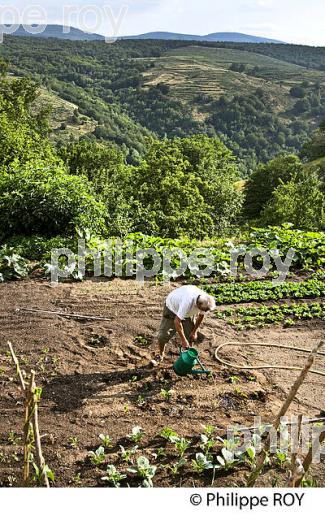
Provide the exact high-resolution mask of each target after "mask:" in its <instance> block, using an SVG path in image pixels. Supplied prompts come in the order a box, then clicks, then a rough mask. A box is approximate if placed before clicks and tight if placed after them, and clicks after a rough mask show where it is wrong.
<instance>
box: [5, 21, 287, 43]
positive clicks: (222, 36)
mask: <svg viewBox="0 0 325 520" xmlns="http://www.w3.org/2000/svg"><path fill="white" fill-rule="evenodd" d="M67 29H69V32H67ZM4 33H6V30H4ZM13 36H36V37H39V38H60V39H64V40H86V41H91V40H103V39H104V36H102V35H101V34H92V33H86V32H84V31H82V30H80V29H76V28H75V27H70V28H65V27H64V26H62V25H48V26H47V27H46V29H45V31H44V32H42V33H40V34H30V33H29V32H27V31H26V30H25V29H24V28H23V27H22V26H20V27H19V28H18V29H17V30H16V31H15V32H14V33H13ZM119 39H121V40H181V41H200V42H235V43H283V42H280V41H277V40H270V39H269V38H262V37H259V36H251V35H248V34H242V33H235V32H218V33H212V34H207V35H205V36H199V35H196V34H181V33H171V32H149V33H146V34H139V35H136V36H121V37H120V38H119Z"/></svg>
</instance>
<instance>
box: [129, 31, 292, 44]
mask: <svg viewBox="0 0 325 520" xmlns="http://www.w3.org/2000/svg"><path fill="white" fill-rule="evenodd" d="M121 39H124V40H125V39H127V40H183V41H200V42H236V43H284V42H280V41H278V40H271V39H269V38H262V37H259V36H251V35H249V34H242V33H236V32H217V33H211V34H206V35H204V36H198V35H195V34H181V33H170V32H149V33H146V34H140V35H138V36H123V37H122V38H121Z"/></svg>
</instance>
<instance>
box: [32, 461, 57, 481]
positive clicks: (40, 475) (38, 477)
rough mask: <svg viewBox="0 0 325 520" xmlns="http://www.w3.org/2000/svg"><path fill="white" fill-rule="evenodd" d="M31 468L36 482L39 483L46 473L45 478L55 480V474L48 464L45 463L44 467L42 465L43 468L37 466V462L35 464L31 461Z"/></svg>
mask: <svg viewBox="0 0 325 520" xmlns="http://www.w3.org/2000/svg"><path fill="white" fill-rule="evenodd" d="M33 468H34V470H35V476H34V480H35V481H36V482H38V483H41V482H42V480H43V476H44V475H46V476H47V478H48V479H49V480H50V481H51V482H54V480H55V475H54V473H53V471H52V470H51V469H50V468H49V467H48V465H47V464H46V465H45V466H44V467H43V470H42V469H41V468H39V467H38V466H37V464H35V462H33Z"/></svg>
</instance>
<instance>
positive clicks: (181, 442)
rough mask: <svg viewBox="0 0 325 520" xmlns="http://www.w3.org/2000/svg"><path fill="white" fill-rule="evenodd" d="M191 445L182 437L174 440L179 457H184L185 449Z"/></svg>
mask: <svg viewBox="0 0 325 520" xmlns="http://www.w3.org/2000/svg"><path fill="white" fill-rule="evenodd" d="M190 446H191V443H190V441H188V440H186V439H185V438H184V437H181V438H180V439H177V440H176V441H175V448H176V451H177V453H178V456H179V457H180V458H183V457H184V453H185V451H186V450H187V449H188V448H189V447H190Z"/></svg>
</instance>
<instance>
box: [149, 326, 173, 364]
mask: <svg viewBox="0 0 325 520" xmlns="http://www.w3.org/2000/svg"><path fill="white" fill-rule="evenodd" d="M175 333H176V330H175V324H174V320H173V319H171V318H166V317H165V316H163V318H162V320H161V323H160V327H159V331H158V337H157V340H158V349H159V354H158V355H157V356H156V357H155V358H154V359H153V360H151V364H152V365H154V366H156V365H157V364H158V363H159V362H160V361H163V359H164V356H165V347H166V344H167V343H168V341H169V340H170V339H171V338H172V337H173V336H174V335H175Z"/></svg>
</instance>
